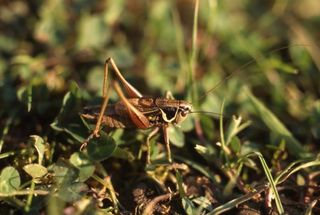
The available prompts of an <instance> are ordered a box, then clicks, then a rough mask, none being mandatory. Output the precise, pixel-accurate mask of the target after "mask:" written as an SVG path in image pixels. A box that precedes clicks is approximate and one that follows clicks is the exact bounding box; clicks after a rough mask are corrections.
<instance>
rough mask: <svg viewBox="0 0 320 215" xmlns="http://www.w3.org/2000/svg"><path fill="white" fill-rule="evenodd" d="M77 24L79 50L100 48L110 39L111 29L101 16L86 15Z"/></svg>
mask: <svg viewBox="0 0 320 215" xmlns="http://www.w3.org/2000/svg"><path fill="white" fill-rule="evenodd" d="M77 23H78V31H79V34H78V35H79V36H78V39H77V47H78V48H79V49H88V48H100V47H102V46H104V44H105V43H106V42H108V40H109V39H110V28H109V27H108V26H106V23H105V22H104V17H103V16H101V15H89V14H84V15H83V16H81V19H80V20H79V21H78V22H77Z"/></svg>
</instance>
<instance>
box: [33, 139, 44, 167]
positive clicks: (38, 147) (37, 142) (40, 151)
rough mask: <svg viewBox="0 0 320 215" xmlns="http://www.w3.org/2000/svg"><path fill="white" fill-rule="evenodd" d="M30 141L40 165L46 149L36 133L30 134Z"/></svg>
mask: <svg viewBox="0 0 320 215" xmlns="http://www.w3.org/2000/svg"><path fill="white" fill-rule="evenodd" d="M31 141H32V144H33V145H34V147H35V148H36V150H37V152H38V164H40V165H41V164H42V161H43V157H44V153H45V150H46V148H45V145H44V140H43V139H42V138H41V137H39V136H37V135H31Z"/></svg>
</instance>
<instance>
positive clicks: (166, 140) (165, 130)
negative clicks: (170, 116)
mask: <svg viewBox="0 0 320 215" xmlns="http://www.w3.org/2000/svg"><path fill="white" fill-rule="evenodd" d="M168 128H169V126H168V125H167V124H165V125H163V126H162V131H163V139H164V143H165V144H166V148H167V158H168V161H169V163H172V158H171V149H170V140H169V130H168Z"/></svg>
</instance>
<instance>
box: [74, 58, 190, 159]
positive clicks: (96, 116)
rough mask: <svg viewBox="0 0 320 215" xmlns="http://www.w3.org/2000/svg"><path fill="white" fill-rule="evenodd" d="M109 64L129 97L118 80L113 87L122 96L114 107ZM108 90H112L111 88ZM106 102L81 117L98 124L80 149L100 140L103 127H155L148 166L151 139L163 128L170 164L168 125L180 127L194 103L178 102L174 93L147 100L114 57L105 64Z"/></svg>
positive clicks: (148, 140) (151, 133)
mask: <svg viewBox="0 0 320 215" xmlns="http://www.w3.org/2000/svg"><path fill="white" fill-rule="evenodd" d="M109 64H110V65H111V67H112V70H111V71H113V72H114V73H115V75H116V79H118V80H119V81H120V83H121V84H122V85H123V87H124V89H125V92H126V93H127V95H128V97H125V95H124V93H123V92H122V90H121V88H120V86H119V82H118V81H117V80H115V81H114V82H113V87H114V89H115V91H116V93H117V94H118V96H119V97H120V101H118V102H117V103H115V104H110V105H109V104H108V96H107V91H108V90H107V80H108V67H109ZM108 89H109V88H108ZM102 91H103V92H102V94H103V95H102V96H103V103H102V106H101V107H99V106H98V107H87V108H85V109H84V113H82V114H81V115H82V117H84V118H85V119H89V120H94V121H96V125H95V128H94V130H93V131H92V133H91V134H90V136H89V137H88V138H87V139H86V140H85V141H84V143H83V144H82V146H81V148H80V149H83V148H84V147H86V145H87V144H88V142H89V140H90V139H92V138H93V137H99V130H100V127H101V125H102V124H103V125H104V126H105V127H107V128H138V129H149V128H153V130H152V131H151V132H150V134H149V135H148V137H147V140H146V144H147V163H148V164H150V162H151V161H150V139H151V138H152V137H153V136H155V135H156V134H157V132H158V131H159V130H160V129H162V131H163V136H164V142H165V145H166V149H167V159H168V161H169V162H170V163H171V162H172V158H171V150H170V140H169V135H168V126H169V124H175V125H176V124H179V123H181V122H182V121H183V120H185V119H186V117H187V116H188V114H189V113H190V112H191V109H192V105H191V103H189V102H187V101H184V100H175V99H174V98H173V97H172V95H171V93H169V92H168V93H166V96H165V98H161V97H158V98H148V97H143V96H142V94H141V93H140V92H139V91H138V90H137V89H136V88H134V87H133V86H132V85H131V84H130V83H129V82H128V81H127V80H126V79H125V78H124V77H123V76H122V74H121V72H120V70H119V69H118V67H117V65H116V64H115V62H114V60H113V59H112V58H108V59H107V60H106V62H105V65H104V78H103V89H102ZM99 109H100V110H99Z"/></svg>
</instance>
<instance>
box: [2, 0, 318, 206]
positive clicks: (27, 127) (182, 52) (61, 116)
mask: <svg viewBox="0 0 320 215" xmlns="http://www.w3.org/2000/svg"><path fill="white" fill-rule="evenodd" d="M194 10H195V1H192V0H176V1H170V0H153V1H145V0H133V1H124V0H118V1H97V0H90V1H89V0H73V1H63V0H44V1H40V0H38V1H37V0H33V1H14V0H12V1H10V0H7V1H6V0H5V1H1V3H0V134H2V135H1V142H0V153H1V154H0V155H1V160H0V165H1V169H3V168H5V167H6V166H14V167H15V168H17V169H18V170H19V172H20V174H22V175H23V174H25V173H23V171H22V170H21V168H22V166H23V165H25V164H27V163H32V162H34V160H35V159H36V157H37V156H34V153H35V152H34V151H32V152H26V151H25V150H27V151H28V150H29V149H30V148H32V144H31V145H30V135H38V136H39V138H41V139H43V142H44V145H46V144H47V145H46V147H48V149H47V154H46V161H45V164H44V163H43V164H42V165H43V166H46V167H47V166H49V165H54V164H55V162H56V161H57V160H58V158H64V159H69V157H70V155H71V154H72V153H74V152H77V150H78V147H79V146H80V142H81V140H82V139H83V138H85V137H86V136H87V135H88V129H87V128H86V127H85V126H84V125H83V123H82V122H81V120H80V119H79V116H78V113H79V112H80V111H81V109H82V107H83V106H86V105H90V104H99V102H100V101H101V89H102V78H103V66H104V62H105V60H106V59H107V58H108V57H112V58H113V59H114V60H115V62H116V64H117V66H118V67H119V68H120V70H121V71H122V73H123V75H124V77H125V78H126V79H127V80H128V81H129V82H130V83H132V85H134V86H135V87H136V88H137V89H138V90H139V91H140V92H142V93H143V94H144V95H149V96H150V95H152V96H161V95H164V93H165V91H167V90H170V91H171V92H173V94H174V96H175V97H176V98H179V99H185V100H188V101H191V102H193V104H194V106H195V109H196V110H198V111H208V112H213V113H218V114H219V113H220V111H221V106H222V103H223V101H224V102H225V103H224V108H223V109H224V114H223V115H224V116H225V121H226V124H227V125H228V124H229V123H231V121H232V119H231V118H232V115H237V116H239V115H240V116H242V118H243V120H244V121H248V120H250V121H252V125H251V126H250V127H249V128H248V129H246V130H245V131H244V132H243V133H241V135H240V137H237V138H236V139H237V141H236V142H237V143H235V142H234V141H235V140H234V141H231V140H230V143H226V144H227V145H228V144H231V145H230V146H229V145H228V146H227V147H231V150H233V151H234V154H237V155H238V154H239V155H240V154H245V153H246V152H251V151H254V150H258V151H261V152H263V154H264V156H266V159H267V160H268V161H271V160H272V154H273V153H274V151H275V150H276V149H275V148H277V147H278V146H279V145H280V142H281V141H284V142H285V145H286V150H285V151H288V158H286V159H287V160H288V161H294V160H295V159H298V158H305V157H310V156H311V157H314V156H316V153H317V152H318V150H319V145H318V144H319V142H320V141H319V139H320V100H319V97H320V73H319V68H320V45H319V37H320V31H319V27H320V4H319V3H318V1H317V0H305V1H300V0H291V1H289V0H283V1H267V0H263V1H253V0H241V1H231V0H230V1H218V0H216V1H215V0H202V1H200V5H199V15H198V26H197V28H196V30H197V34H196V36H197V37H196V40H194V41H195V43H193V39H194V38H195V37H194V35H193V33H194V32H195V31H194ZM192 56H193V57H194V58H192ZM193 60H195V61H193ZM193 62H195V64H192V63H193ZM193 65H194V67H193ZM230 74H231V76H230ZM228 75H229V76H228ZM226 77H228V78H226ZM225 78H226V79H225ZM213 88H214V90H213V92H211V91H212V90H211V89H213ZM208 91H210V92H208ZM68 92H69V93H68ZM67 93H68V94H67ZM192 93H193V96H192ZM197 97H198V98H199V97H200V100H198V99H197ZM111 98H112V100H113V101H115V100H116V95H115V93H114V92H113V93H112V95H111ZM193 116H195V115H193ZM218 118H219V117H218ZM195 122H196V123H195ZM197 122H199V124H198V125H200V126H199V127H200V130H202V133H203V134H202V135H200V136H201V137H200V139H201V138H202V139H204V140H203V141H199V138H198V137H197V135H199V130H195V128H194V126H195V124H197ZM196 126H197V125H196ZM199 127H198V129H199ZM230 129H231V130H232V128H230V127H229V130H230ZM226 130H227V129H226ZM240 130H241V129H240ZM240 130H239V131H240ZM170 132H171V133H170V135H171V136H170V137H171V138H172V142H173V145H175V147H176V146H178V147H182V146H184V145H185V143H186V144H188V145H189V146H185V147H184V148H187V147H190V145H191V146H196V145H202V146H204V147H207V148H208V150H209V149H210V150H212V151H210V150H209V151H210V153H213V154H215V155H217V154H220V155H221V153H220V152H219V148H217V147H216V146H215V142H216V141H221V140H219V138H221V133H220V132H221V130H219V122H218V120H216V121H213V120H212V117H210V116H209V115H205V114H199V115H196V116H195V117H190V120H188V121H187V122H186V123H185V124H184V125H182V128H181V129H176V128H173V129H172V130H171V131H170ZM228 132H229V133H228ZM129 133H130V132H129ZM133 133H134V136H135V138H134V139H135V140H136V141H140V144H141V142H143V141H144V139H143V138H144V137H145V136H141V135H140V136H139V134H136V133H137V132H133ZM200 133H201V132H200ZM236 133H237V132H236ZM235 135H236V134H232V133H231V134H230V131H226V136H227V137H230V138H233V137H235ZM127 136H128V137H126V134H123V131H119V132H118V133H115V134H114V139H115V142H117V144H118V145H119V144H120V145H121V144H124V146H126V145H125V144H126V143H125V142H126V141H128V140H127V139H130V138H131V136H132V135H130V134H128V135H127ZM186 136H187V137H188V141H187V140H186V138H185V137H186ZM37 138H38V137H37ZM31 139H32V138H31ZM240 139H244V140H246V142H241V141H240ZM34 141H35V140H34V139H33V140H31V142H32V143H34ZM160 142H161V141H160ZM227 142H228V141H227ZM115 147H116V146H115ZM139 147H140V145H138V148H139ZM237 147H242V151H241V153H240V151H239V150H238V148H237ZM272 147H273V148H272ZM111 148H112V147H111ZM120 148H121V147H120ZM129 148H130V147H129ZM122 149H123V148H122ZM30 150H31V149H30ZM106 150H107V151H108V150H109V151H108V153H107V155H104V157H103V158H104V159H105V158H107V157H109V156H114V157H118V158H121V159H125V160H128V161H130V162H132V159H135V158H137V153H136V151H137V150H139V149H136V151H135V150H134V149H130V150H129V151H127V152H126V153H127V154H126V155H123V154H121V153H124V152H122V151H120V152H119V151H117V149H113V148H112V150H111V149H110V148H108V149H106ZM110 150H111V151H110ZM113 150H115V152H114V151H113ZM119 150H120V149H119ZM184 150H185V149H181V148H174V152H173V153H175V152H178V153H179V152H181V153H179V155H180V156H182V157H184V153H185V151H184ZM132 151H133V152H132ZM103 152H105V151H103ZM131 153H132V154H131ZM194 153H195V152H194ZM120 154H121V155H120ZM187 154H188V153H187V152H186V156H185V157H184V159H186V160H188V159H190V157H188V155H187ZM200 154H201V153H200ZM31 155H32V156H31ZM210 155H212V154H210ZM227 156H231V157H229V159H231V160H232V159H236V158H235V157H232V156H233V155H227ZM129 157H130V159H131V160H130V159H129ZM155 157H156V155H155ZM204 157H205V160H206V159H209V161H211V160H210V158H208V157H206V156H204ZM22 158H23V159H22ZM225 158H226V157H224V158H221V162H222V163H223V164H225V162H226V160H228V159H225ZM118 162H119V161H115V163H118ZM71 163H72V162H71ZM209 163H210V162H209ZM106 168H107V169H108V168H109V167H106ZM20 170H21V171H20ZM110 171H111V170H110ZM248 174H249V173H248ZM257 174H258V173H257ZM25 177H26V176H24V178H25ZM23 204H24V202H23ZM23 204H22V205H23ZM18 205H19V204H18ZM26 205H28V204H26ZM30 205H31V203H30V202H29V206H30ZM20 206H21V205H20ZM7 207H8V208H10V207H9V206H7ZM13 208H14V207H13ZM16 208H19V206H16ZM33 209H34V208H33ZM25 210H27V209H26V208H25ZM29 210H30V208H29Z"/></svg>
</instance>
